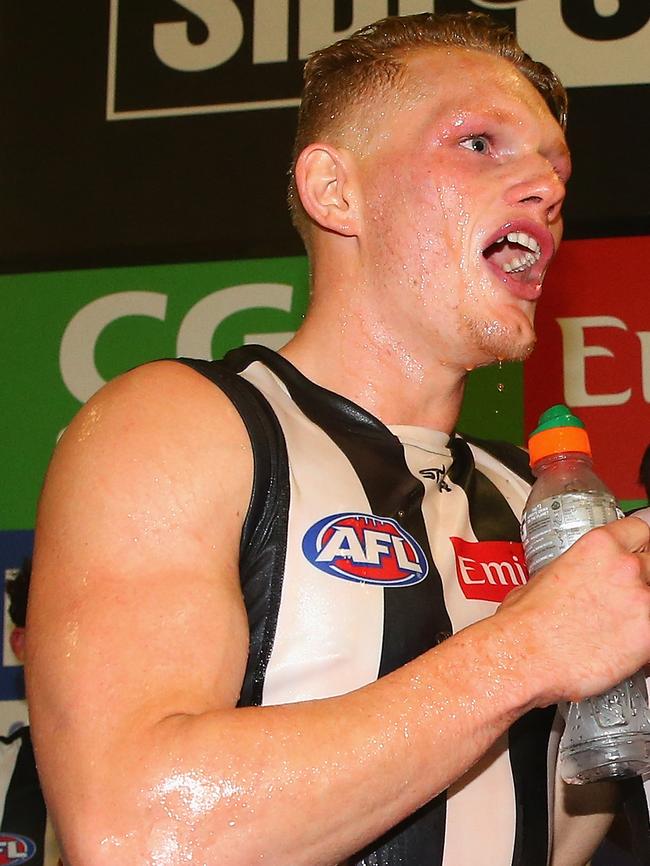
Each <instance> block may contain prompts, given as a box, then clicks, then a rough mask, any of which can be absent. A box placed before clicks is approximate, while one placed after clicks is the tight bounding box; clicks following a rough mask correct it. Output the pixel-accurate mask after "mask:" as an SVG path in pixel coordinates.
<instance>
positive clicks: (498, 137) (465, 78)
mask: <svg viewBox="0 0 650 866" xmlns="http://www.w3.org/2000/svg"><path fill="white" fill-rule="evenodd" d="M408 76H410V79H411V84H412V85H413V93H414V94H415V95H414V98H410V99H409V100H405V101H404V103H402V101H400V100H396V101H395V102H394V103H391V104H390V105H388V106H386V107H385V110H383V112H378V115H377V116H378V121H377V125H376V127H373V129H372V130H371V131H370V132H369V133H368V136H367V137H366V138H365V139H364V141H363V142H362V143H363V146H364V148H365V150H364V152H363V154H362V153H360V152H359V147H360V144H359V134H358V131H357V133H355V136H356V137H355V140H354V142H353V143H350V142H345V141H340V142H339V141H335V142H333V141H324V142H319V143H316V144H315V145H311V146H310V147H308V148H307V149H306V150H305V151H304V153H303V155H302V156H301V158H300V160H299V162H298V166H297V171H296V176H297V184H298V188H299V190H300V195H301V198H302V201H303V203H304V206H305V209H306V211H307V213H308V214H309V216H310V218H311V219H312V221H313V228H312V237H311V247H312V266H313V275H314V285H313V292H314V294H313V303H312V306H311V308H310V311H309V314H308V316H307V319H306V321H305V323H304V326H303V327H302V328H301V329H300V331H299V332H298V334H297V335H296V337H295V338H294V340H292V342H291V343H289V344H288V346H286V347H285V349H284V350H283V354H284V355H285V356H286V357H287V358H289V359H290V360H291V361H292V362H293V363H294V364H296V365H297V366H298V368H299V369H301V370H302V371H303V372H304V373H305V374H306V375H307V376H309V377H310V378H312V379H313V380H315V381H316V382H318V383H320V384H322V385H324V386H326V387H330V388H333V389H334V390H336V391H337V392H338V393H341V394H343V395H345V396H347V397H350V398H351V399H352V400H355V401H356V402H358V403H359V404H361V405H362V406H364V407H365V408H366V409H368V410H370V411H372V412H373V413H374V414H376V415H377V416H379V418H380V419H381V420H383V421H384V422H386V423H389V424H393V423H398V424H412V425H419V426H428V427H431V428H434V429H437V430H442V431H447V432H449V431H450V430H451V429H452V428H453V426H454V424H455V421H456V418H457V416H458V412H459V408H460V403H461V399H462V392H463V383H464V379H465V375H466V371H467V370H468V369H471V368H473V367H475V366H477V365H480V364H486V363H489V362H491V361H494V360H497V359H499V358H502V357H503V358H507V357H524V356H525V355H526V354H527V353H528V352H529V351H530V348H531V346H532V344H533V342H534V330H533V314H534V308H535V303H536V300H537V298H538V297H539V295H540V292H541V283H542V278H543V271H544V270H545V268H546V266H547V265H548V262H549V260H550V257H551V255H552V253H553V249H554V247H555V246H556V245H557V243H558V242H559V238H560V234H561V222H560V207H561V203H562V199H563V195H564V181H565V180H566V177H567V176H568V171H569V159H568V153H567V149H566V143H565V140H564V136H563V134H562V132H561V130H560V128H559V127H558V125H557V123H556V122H555V120H554V119H553V118H552V117H551V115H550V113H549V112H548V110H547V108H546V106H545V104H544V103H543V101H542V99H541V97H540V96H539V94H537V92H536V91H535V90H534V88H533V87H532V86H531V85H530V84H529V83H528V82H527V81H526V80H525V79H523V78H522V77H521V76H520V74H519V73H518V72H517V71H516V70H514V68H513V67H512V66H511V65H510V64H509V63H507V62H506V61H504V60H500V59H498V58H495V57H492V56H490V55H487V54H481V53H477V52H473V51H465V50H461V49H453V50H450V51H447V50H446V49H433V50H431V49H430V50H426V51H422V52H419V53H417V54H416V55H414V56H413V58H412V59H411V60H410V61H409V63H408ZM353 145H354V146H353ZM484 145H485V148H484ZM513 225H514V226H516V227H517V231H519V230H521V231H523V232H525V233H526V234H527V235H531V236H534V237H535V238H537V240H538V242H539V246H540V250H541V253H540V258H539V261H538V262H536V265H535V266H534V267H531V268H530V269H528V271H527V272H526V273H524V275H523V276H522V275H521V274H519V276H518V277H514V278H513V277H511V276H508V274H507V272H506V271H504V270H503V268H502V267H501V264H502V263H503V261H504V260H505V259H508V257H511V256H512V255H514V253H513V251H511V250H509V249H507V250H506V252H505V254H504V252H503V246H504V243H505V242H504V241H501V243H500V244H499V245H498V246H499V250H498V251H497V254H496V259H495V261H493V260H490V261H488V258H486V256H485V255H484V251H485V250H486V249H488V247H489V248H490V250H493V247H492V245H493V244H494V242H495V241H496V240H497V239H499V238H500V237H501V235H502V234H503V233H504V232H507V231H508V227H509V226H513ZM508 260H509V259H508ZM350 332H352V333H354V334H355V339H347V338H346V335H347V334H349V333H350ZM323 359H327V363H323ZM251 483H252V457H251V451H250V446H249V442H248V436H247V433H246V431H245V429H244V427H243V424H242V422H241V420H240V418H239V416H238V414H237V413H236V411H235V410H234V409H233V407H232V405H231V404H230V402H229V401H228V400H227V399H226V398H225V396H223V395H220V393H219V392H218V391H216V390H215V389H214V387H213V385H212V384H211V383H209V382H207V380H205V379H203V378H202V377H200V376H198V375H197V374H196V373H195V372H194V371H192V370H190V369H189V368H187V367H183V366H181V365H177V364H173V363H169V362H160V363H157V364H151V365H148V366H146V367H142V368H139V369H137V370H135V371H133V372H130V373H128V374H126V375H125V376H122V377H120V378H119V379H117V380H116V381H114V382H113V383H111V384H109V385H108V386H107V387H106V388H104V389H103V390H102V391H101V392H99V393H98V394H97V395H96V396H95V397H94V398H93V399H92V400H91V401H90V402H89V404H88V406H86V407H85V408H84V409H83V410H82V412H81V413H80V414H79V416H78V417H77V419H76V420H75V421H74V422H73V423H72V424H71V425H70V427H69V428H68V430H67V432H66V433H65V435H64V436H63V438H62V440H61V442H60V445H59V447H58V449H57V452H56V454H55V456H54V458H53V461H52V464H51V467H50V469H49V472H48V478H47V483H46V486H45V490H44V493H43V497H42V500H41V504H40V508H39V517H38V526H37V547H36V553H35V559H34V576H33V578H32V595H31V599H30V619H29V623H28V688H29V697H30V702H31V716H32V721H33V727H34V740H35V744H36V749H37V756H38V762H39V769H40V771H41V774H42V779H43V785H44V789H45V792H46V796H47V798H48V801H49V804H50V808H51V811H52V814H53V816H54V818H55V821H56V823H57V826H58V829H59V832H60V834H61V839H62V843H63V849H64V854H65V861H66V863H67V864H68V866H91V864H92V866H104V864H111V866H112V864H114V863H115V861H116V858H119V860H120V862H124V863H128V864H129V866H158V864H160V866H162V864H165V866H180V864H186V863H188V862H191V863H193V864H202V866H231V864H237V866H250V864H253V863H257V862H263V863H265V864H274V866H280V864H284V866H315V864H323V866H325V864H336V863H341V862H342V861H344V860H345V859H346V858H347V857H349V856H350V855H351V854H353V853H354V852H355V851H357V850H359V849H360V848H361V847H362V846H363V845H364V844H366V843H368V842H370V841H371V840H373V839H376V838H377V837H378V836H380V835H381V833H382V832H383V831H385V830H386V829H387V828H389V827H391V826H392V825H394V824H395V823H396V822H398V821H399V820H401V819H402V818H404V817H405V816H407V815H409V814H410V813H412V812H413V811H414V810H415V809H417V808H418V806H420V805H421V804H423V803H425V802H426V801H428V800H429V799H430V798H431V797H433V796H434V795H435V794H437V793H438V792H440V791H442V790H443V789H445V788H446V787H448V786H449V784H450V783H451V782H452V781H454V780H456V779H458V778H459V777H460V776H461V775H462V774H463V773H464V772H466V771H467V770H468V768H470V767H471V766H472V765H473V764H474V763H475V762H476V761H477V760H478V758H479V757H480V756H481V755H482V754H483V753H484V752H485V751H486V750H487V749H488V748H489V747H490V745H491V744H492V743H493V742H494V741H495V739H496V738H497V737H498V736H499V735H500V734H501V733H503V732H504V731H505V730H506V729H507V727H508V726H509V725H510V724H511V723H512V722H513V721H514V720H516V719H517V718H519V717H520V716H521V714H522V713H524V712H525V711H527V710H528V709H530V708H532V707H536V706H546V705H548V704H551V703H554V702H556V701H560V700H571V699H579V698H582V697H585V696H588V695H591V694H595V693H597V692H601V691H604V690H605V689H606V688H608V687H609V686H611V685H612V684H613V683H615V682H617V681H619V680H621V679H622V678H623V676H625V675H627V674H629V673H631V672H632V671H634V670H637V669H638V668H639V667H641V665H642V664H644V663H646V662H647V661H648V659H650V590H649V589H648V585H647V584H648V581H649V580H650V564H649V562H648V554H647V553H646V552H645V551H646V550H647V547H648V543H649V538H650V528H649V527H648V524H647V523H646V522H644V521H643V520H640V519H638V518H635V517H630V518H627V519H624V520H621V521H618V522H617V523H615V524H614V525H611V526H608V527H605V528H602V529H597V530H595V531H593V532H591V533H589V534H588V535H587V536H585V537H583V538H582V539H580V540H579V541H578V542H577V543H576V545H575V546H574V547H573V548H572V549H571V550H570V551H568V552H567V553H566V554H565V555H564V556H562V557H560V558H559V559H558V560H556V561H555V562H554V563H552V564H551V565H550V566H549V567H548V568H547V569H545V570H544V571H542V572H540V573H539V575H537V576H536V577H535V579H534V580H533V581H531V582H530V583H529V584H528V585H527V586H526V587H524V588H522V589H520V590H517V591H516V592H514V593H513V594H512V595H511V597H510V598H509V600H508V602H507V603H506V604H504V605H503V606H502V608H501V609H500V610H499V611H498V612H497V613H496V614H495V615H494V616H492V617H490V618H488V619H486V620H483V621H482V622H479V623H477V624H475V625H473V626H471V627H468V628H466V629H464V630H463V631H461V632H459V633H458V634H456V635H454V636H453V637H451V638H449V639H448V640H446V641H444V642H443V643H442V644H441V645H439V646H438V647H436V648H435V649H434V650H431V651H429V652H427V653H425V654H424V655H422V656H421V657H419V658H417V659H415V660H414V661H413V662H411V663H409V664H407V665H405V666H404V667H403V668H401V669H399V670H397V671H395V672H393V673H391V674H390V675H388V676H386V677H383V678H382V679H380V680H378V681H377V682H375V683H372V684H371V685H368V686H366V687H364V688H361V689H359V690H357V691H355V692H353V693H350V694H346V695H342V696H339V697H335V698H328V699H325V700H320V701H313V702H305V703H298V704H292V705H284V706H269V707H262V708H246V709H237V708H236V703H237V699H238V695H239V691H240V688H241V684H242V677H243V673H244V669H245V665H246V658H247V652H248V637H249V636H248V626H247V619H246V614H245V610H244V605H243V601H242V595H241V589H240V585H239V579H238V553H239V538H240V533H241V527H242V521H243V519H244V515H245V513H246V509H247V506H248V499H249V495H250V490H251ZM594 573H598V575H599V579H598V581H597V582H596V581H594V579H593V575H594ZM342 719H345V721H346V724H345V725H343V724H342V723H341V720H342ZM378 731H381V733H380V734H378ZM605 793H606V792H605ZM599 809H601V806H600V805H599V806H597V807H595V808H594V810H592V811H595V812H596V813H597V812H598V810H599ZM571 811H572V810H571V808H562V798H560V800H559V804H558V810H557V824H556V826H557V831H558V836H557V842H556V847H555V851H554V855H553V866H578V864H584V863H585V861H586V860H587V859H588V858H589V856H590V854H591V852H592V851H593V849H594V847H595V845H596V844H597V840H598V838H599V837H600V836H601V835H602V833H603V831H604V827H605V826H606V825H607V822H608V817H607V815H606V813H605V811H602V813H601V814H600V815H598V814H595V815H594V814H592V815H590V816H589V819H588V820H585V821H582V820H580V819H578V820H574V819H573V818H572V817H571V815H570V812H571Z"/></svg>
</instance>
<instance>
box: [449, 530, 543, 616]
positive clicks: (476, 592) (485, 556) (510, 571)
mask: <svg viewBox="0 0 650 866" xmlns="http://www.w3.org/2000/svg"><path fill="white" fill-rule="evenodd" d="M451 543H452V544H453V545H454V551H455V552H456V575H457V577H458V583H459V584H460V588H461V589H462V591H463V595H464V596H465V598H472V599H479V600H481V601H496V602H502V601H503V599H504V598H505V597H506V596H507V595H508V593H509V592H510V590H512V589H515V587H517V586H524V584H526V583H528V569H527V568H526V560H525V559H524V548H523V547H522V545H521V543H520V542H519V541H465V539H463V538H452V539H451Z"/></svg>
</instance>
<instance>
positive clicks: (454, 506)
mask: <svg viewBox="0 0 650 866" xmlns="http://www.w3.org/2000/svg"><path fill="white" fill-rule="evenodd" d="M185 363H188V364H190V365H191V366H193V367H194V368H195V369H196V370H198V371H199V372H201V373H203V374H204V375H206V376H208V377H209V378H211V379H212V380H213V381H214V382H215V383H216V384H217V385H219V387H221V388H222V390H223V391H224V392H225V393H226V394H227V395H228V396H229V397H230V399H231V400H232V401H233V403H234V404H235V406H236V407H237V409H238V410H239V412H240V414H241V415H242V418H243V420H244V422H245V424H246V427H247V429H248V432H249V434H250V437H251V442H252V447H253V455H254V465H255V473H254V478H255V480H254V489H253V494H252V499H251V504H250V509H249V512H248V515H247V517H246V520H245V524H244V531H243V535H242V542H241V554H240V563H241V579H242V586H243V592H244V597H245V601H246V606H247V610H248V617H249V622H250V634H251V650H250V658H249V662H248V668H247V671H246V676H245V681H244V685H243V689H242V694H241V699H240V705H244V706H250V705H262V704H281V703H289V702H294V701H302V700H309V699H315V698H324V697H328V696H333V695H338V694H342V693H346V692H349V691H352V690H353V689H357V688H359V687H361V686H364V685H367V684H368V683H371V682H373V681H375V680H376V679H377V678H378V677H381V676H383V675H384V674H387V673H389V672H390V671H392V670H395V669H396V668H398V667H400V666H401V665H403V664H405V663H406V662H408V661H410V660H411V659H413V658H415V657H416V656H418V655H420V654H422V653H423V652H425V651H426V650H428V649H430V648H431V647H433V646H434V645H436V644H437V643H439V642H440V641H442V640H444V639H445V638H446V637H448V636H449V635H451V634H452V633H454V632H456V631H458V630H459V629H462V628H464V627H465V626H467V625H470V624H472V623H474V622H476V621H477V620H480V619H483V618H485V617H486V616H489V615H490V614H492V613H493V612H494V611H495V610H496V608H497V606H498V604H499V603H500V602H501V601H502V600H503V598H504V597H505V595H506V594H507V592H508V591H510V590H511V589H512V588H513V587H516V586H520V585H521V584H522V583H524V582H525V580H526V571H525V566H524V560H523V552H522V549H521V544H520V536H519V518H520V515H521V511H522V508H523V505H524V502H525V500H526V497H527V494H528V491H529V488H530V481H529V476H528V468H527V458H526V455H525V454H524V453H523V452H522V451H521V450H520V449H517V448H515V447H514V446H511V445H508V444H506V443H502V444H496V443H492V444H488V443H480V442H472V443H470V442H468V441H467V440H466V439H463V438H462V437H460V436H457V435H455V436H452V437H451V439H450V437H449V436H447V435H446V434H442V433H439V432H436V431H432V430H428V429H423V428H416V427H397V426H396V427H391V428H388V427H386V426H385V425H384V424H382V423H381V422H380V421H378V420H377V419H376V418H374V417H373V416H372V415H370V414H368V413H367V412H365V411H364V410H362V409H361V408H360V407H359V406H357V405H355V404H353V403H351V402H350V401H348V400H346V399H344V398H342V397H340V396H338V395H336V394H334V393H332V392H330V391H327V390H325V389H323V388H320V387H319V386H317V385H315V384H314V383H312V382H310V381H309V380H307V379H306V378H305V377H304V376H302V374H300V373H299V372H298V371H297V370H296V369H295V368H294V367H293V366H292V365H291V364H289V363H288V362H287V361H286V360H285V359H283V358H281V357H280V356H278V355H277V354H275V353H274V352H271V351H270V350H269V349H266V348H264V347H251V346H249V347H244V348H242V349H236V350H234V351H233V352H231V353H229V354H228V355H227V356H226V358H225V359H224V360H223V361H221V362H205V361H185ZM554 717H555V710H554V708H548V709H546V710H535V711H533V712H530V713H528V714H527V715H525V716H524V717H523V718H521V719H520V720H518V721H517V722H516V723H515V724H514V725H513V726H512V728H511V729H510V730H509V732H508V733H507V734H506V735H504V736H503V737H501V738H500V739H499V740H498V741H497V742H496V743H495V744H494V745H493V747H492V748H491V749H490V750H489V751H488V752H487V754H486V755H485V756H484V757H483V759H482V760H481V761H480V762H479V763H478V764H477V765H476V766H475V767H474V768H473V769H472V770H471V771H470V772H468V773H467V774H466V776H464V777H463V778H462V779H460V780H459V781H458V782H456V783H455V784H454V785H452V786H451V788H450V789H449V790H448V791H446V792H445V793H444V794H442V795H440V796H438V797H437V798H436V799H435V800H433V801H432V802H431V803H429V804H427V805H426V806H424V807H423V808H422V809H420V810H419V811H418V812H417V813H416V814H415V815H414V816H412V817H411V818H410V819H408V820H407V821H405V822H403V823H402V824H400V825H398V826H397V827H395V828H394V829H393V830H391V831H390V832H388V833H387V834H386V836H385V837H384V838H382V839H380V840H378V841H377V842H376V843H375V844H373V845H371V846H370V847H369V848H368V850H366V851H363V852H360V853H359V855H358V856H357V857H354V858H352V859H351V860H350V861H349V862H350V864H357V866H398V864H399V866H429V864H430V866H470V864H472V866H475V864H476V866H479V864H484V866H511V864H512V866H547V863H548V859H549V846H550V834H551V831H550V827H551V825H552V814H551V813H552V806H551V804H552V801H553V790H552V789H553V784H554V783H553V779H554V768H555V761H556V750H557V740H558V732H557V730H556V729H555V727H554ZM343 722H344V720H342V723H343ZM377 724H378V726H380V725H381V720H380V719H378V720H377ZM378 733H380V731H379V730H378ZM377 781H378V784H381V780H380V779H378V780H377Z"/></svg>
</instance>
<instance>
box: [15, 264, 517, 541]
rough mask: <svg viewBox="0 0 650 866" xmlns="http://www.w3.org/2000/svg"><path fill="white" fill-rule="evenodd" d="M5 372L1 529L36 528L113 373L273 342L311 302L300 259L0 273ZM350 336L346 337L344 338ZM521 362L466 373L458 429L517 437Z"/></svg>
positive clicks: (293, 325) (293, 326) (282, 338)
mask: <svg viewBox="0 0 650 866" xmlns="http://www.w3.org/2000/svg"><path fill="white" fill-rule="evenodd" d="M0 295H1V300H2V308H3V317H2V319H3V323H4V335H3V349H4V364H3V367H4V370H3V372H4V375H3V377H2V406H3V409H4V413H3V416H4V417H3V427H4V434H3V457H4V461H3V462H4V466H3V490H4V496H3V497H2V499H1V504H0V530H9V529H28V528H30V527H32V526H33V524H34V515H35V508H36V501H37V498H38V493H39V490H40V487H41V484H42V480H43V476H44V473H45V470H46V467H47V463H48V460H49V457H50V455H51V453H52V449H53V447H54V445H55V443H56V439H57V436H58V435H59V433H60V431H61V430H63V428H64V427H65V426H66V425H67V424H68V423H69V422H70V419H71V418H72V417H73V415H74V414H75V413H76V412H77V410H78V409H79V407H80V406H81V404H82V403H83V402H84V401H85V400H87V399H88V397H90V395H91V394H92V393H94V392H95V391H96V390H97V388H99V387H101V385H102V384H103V383H104V382H105V381H108V380H109V379H111V378H113V377H114V376H116V375H118V374H119V373H122V372H123V371H125V370H128V369H130V368H132V367H134V366H136V365H138V364H142V363H144V362H146V361H149V360H153V359H155V358H168V357H175V356H177V355H185V356H191V357H210V356H211V357H220V356H222V355H223V354H224V353H225V352H227V351H228V350H229V349H232V348H234V347H235V346H238V345H241V344H242V343H244V342H249V343H251V342H260V343H264V344H265V345H268V346H271V347H272V348H278V347H279V346H281V345H282V344H283V343H284V342H286V341H287V339H289V337H290V336H291V334H292V333H293V332H294V331H295V330H296V328H297V327H298V326H299V324H300V321H301V319H302V316H303V314H304V311H305V308H306V305H307V298H308V268H307V261H306V259H305V258H304V257H292V258H269V259H255V260H247V261H232V262H211V263H205V264H188V265H156V266H150V267H134V268H115V269H104V270H82V271H67V272H51V273H39V274H20V275H10V276H2V277H0ZM350 339H354V335H353V334H351V335H350ZM522 419H523V405H522V375H521V366H520V365H517V364H509V365H504V367H503V369H499V368H497V367H493V368H489V369H486V370H480V371H477V372H476V373H474V374H472V376H471V377H470V382H469V384H468V388H467V399H466V402H465V408H464V411H463V415H462V417H461V421H460V424H459V427H460V429H462V430H465V431H467V432H471V433H474V434H475V435H478V436H485V437H492V438H503V439H509V440H510V441H514V442H521V440H522V436H523V429H522V424H523V421H522Z"/></svg>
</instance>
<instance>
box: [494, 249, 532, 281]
mask: <svg viewBox="0 0 650 866" xmlns="http://www.w3.org/2000/svg"><path fill="white" fill-rule="evenodd" d="M528 252H530V250H529V249H528V248H527V247H524V246H521V244H513V243H511V242H510V241H502V242H501V243H500V244H492V245H491V246H489V247H488V248H487V249H486V250H484V252H483V255H484V257H485V258H486V259H487V260H488V261H489V262H491V263H492V264H493V265H496V266H497V267H498V268H502V269H503V265H505V264H509V263H510V262H511V261H513V259H521V258H523V257H524V256H525V255H526V253H528ZM522 273H525V272H524V271H522ZM513 276H516V274H514V275H513Z"/></svg>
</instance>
